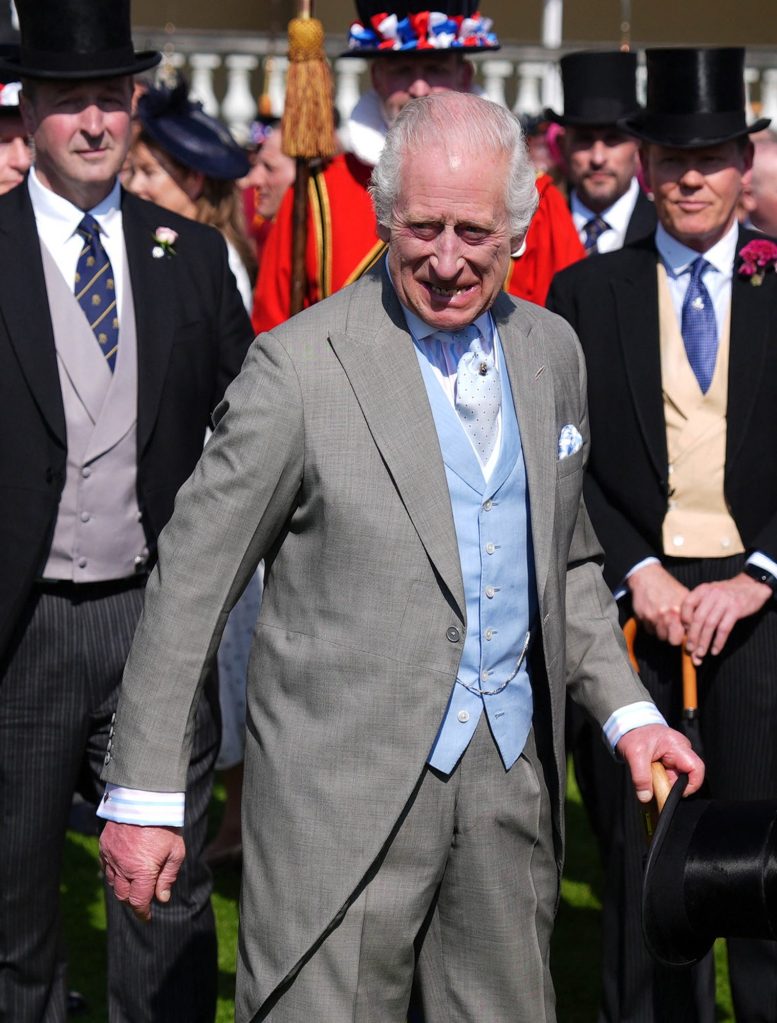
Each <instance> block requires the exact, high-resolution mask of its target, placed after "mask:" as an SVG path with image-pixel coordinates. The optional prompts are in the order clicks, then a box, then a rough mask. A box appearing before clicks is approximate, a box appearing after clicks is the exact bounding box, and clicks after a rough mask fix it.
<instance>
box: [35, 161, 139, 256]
mask: <svg viewBox="0 0 777 1023" xmlns="http://www.w3.org/2000/svg"><path fill="white" fill-rule="evenodd" d="M27 182H28V188H29V191H30V201H31V202H32V208H33V212H34V213H35V219H36V220H37V221H38V222H39V223H40V222H41V221H43V222H45V225H46V236H47V238H48V239H50V240H51V242H53V243H56V242H57V241H59V242H61V243H62V244H64V243H65V242H66V241H68V240H69V239H70V238H72V237H73V235H74V234H75V233H76V229H77V228H78V225H79V224H80V223H81V220H82V219H83V216H84V211H83V210H81V209H79V208H78V206H74V205H73V203H72V202H70V201H69V200H68V199H65V198H64V197H63V196H61V195H58V194H57V193H56V192H54V191H52V190H51V189H50V188H47V187H46V186H45V185H44V184H43V183H42V182H41V180H40V178H39V177H38V175H37V174H36V172H35V168H34V167H31V168H30V173H29V175H28V177H27ZM88 212H89V213H91V214H92V216H93V217H94V218H95V220H96V221H97V223H98V224H99V225H100V229H101V231H103V232H104V233H105V234H106V235H108V236H109V237H110V234H111V230H112V229H116V230H121V186H120V185H119V182H118V180H117V181H115V182H114V185H113V188H112V189H111V191H110V192H109V193H108V195H107V196H106V197H105V198H104V199H103V200H102V202H99V203H98V204H97V205H96V206H93V207H92V209H90V210H88Z"/></svg>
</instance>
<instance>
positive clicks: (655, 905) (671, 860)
mask: <svg viewBox="0 0 777 1023" xmlns="http://www.w3.org/2000/svg"><path fill="white" fill-rule="evenodd" d="M687 784H688V775H687V774H681V775H680V776H679V777H678V779H677V781H676V782H675V783H674V785H673V786H672V790H671V792H670V793H669V795H668V796H667V800H666V803H665V804H664V808H663V810H662V811H661V814H660V816H659V818H658V824H657V826H656V830H655V833H654V835H653V840H652V842H651V844H650V852H649V853H648V858H647V864H646V866H645V878H644V883H643V888H642V933H643V935H644V938H645V944H646V945H647V948H648V951H649V952H650V954H651V955H652V956H653V958H654V959H655V960H657V961H658V962H659V963H663V965H665V966H692V965H693V964H694V963H697V962H699V960H700V959H702V958H703V957H704V956H705V955H706V954H707V952H709V950H710V949H711V948H712V945H713V942H714V936H712V937H711V936H710V935H709V934H706V933H705V934H699V933H697V932H696V931H694V929H693V927H692V925H691V922H690V920H689V919H688V917H687V914H686V910H685V904H684V900H683V899H682V897H681V893H682V863H684V861H685V859H686V854H687V850H688V847H689V845H690V841H691V838H692V836H693V830H694V827H695V825H696V822H697V820H698V819H699V817H700V816H701V814H702V813H703V812H704V810H705V809H706V806H707V801H706V800H698V801H695V802H691V803H688V804H686V805H685V806H683V812H682V813H681V814H679V815H678V814H677V809H678V807H679V806H680V804H681V800H682V797H683V793H684V792H685V789H686V786H687ZM670 834H671V838H670ZM670 845H671V849H670ZM678 864H679V867H678Z"/></svg>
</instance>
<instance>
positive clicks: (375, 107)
mask: <svg viewBox="0 0 777 1023" xmlns="http://www.w3.org/2000/svg"><path fill="white" fill-rule="evenodd" d="M387 131H388V125H387V124H386V122H385V120H384V119H383V111H382V110H381V107H380V100H379V99H378V94H377V93H376V92H375V90H374V89H369V90H368V91H367V92H365V93H364V95H363V96H361V97H360V99H359V102H358V103H357V104H356V106H355V107H354V108H353V111H352V112H351V116H350V118H349V119H348V140H349V143H350V150H351V152H352V153H353V154H354V156H357V157H358V158H359V159H360V160H361V161H362V163H367V164H369V165H370V166H371V167H374V166H375V164H376V163H377V162H378V159H379V158H380V154H381V153H382V151H383V143H384V142H385V140H386V132H387Z"/></svg>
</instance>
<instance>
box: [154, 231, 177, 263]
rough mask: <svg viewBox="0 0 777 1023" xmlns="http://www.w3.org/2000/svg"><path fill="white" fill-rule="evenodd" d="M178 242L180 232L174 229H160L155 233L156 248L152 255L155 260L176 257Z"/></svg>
mask: <svg viewBox="0 0 777 1023" xmlns="http://www.w3.org/2000/svg"><path fill="white" fill-rule="evenodd" d="M177 241H178V232H177V231H174V230H173V229H172V227H158V228H157V229H156V231H155V232H154V247H153V249H152V250H151V255H152V256H153V257H154V259H161V258H162V256H175V255H176V251H175V243H176V242H177Z"/></svg>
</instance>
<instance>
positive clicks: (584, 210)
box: [570, 178, 639, 234]
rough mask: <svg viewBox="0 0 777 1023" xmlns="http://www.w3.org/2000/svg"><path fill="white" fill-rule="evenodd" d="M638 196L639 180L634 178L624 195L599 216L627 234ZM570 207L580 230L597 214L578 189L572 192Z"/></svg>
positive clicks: (615, 229)
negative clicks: (581, 196) (582, 197)
mask: <svg viewBox="0 0 777 1023" xmlns="http://www.w3.org/2000/svg"><path fill="white" fill-rule="evenodd" d="M638 198H639V182H638V181H637V179H636V178H632V179H631V182H630V184H629V187H628V188H627V189H626V191H625V192H624V193H623V195H622V196H621V197H620V198H619V199H616V200H615V202H614V203H613V204H612V206H608V207H607V209H606V210H603V211H602V213H600V214H598V216H600V217H603V218H604V219H605V220H606V221H607V223H608V224H609V225H610V227H611V228H612V229H613V230H614V231H618V232H619V233H620V234H625V233H626V228H627V227H628V226H629V221H630V220H631V214H632V213H633V212H634V207H635V206H636V205H637V199H638ZM570 209H571V210H572V218H573V220H574V221H575V227H576V228H577V229H578V231H580V230H581V229H582V228H583V227H584V225H585V224H587V223H588V221H589V220H591V219H592V217H596V216H597V214H596V213H594V211H593V210H589V209H588V207H587V206H586V204H585V203H584V202H583V201H582V200H581V198H580V196H579V195H578V194H577V190H576V189H575V190H573V192H572V200H571V202H570Z"/></svg>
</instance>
